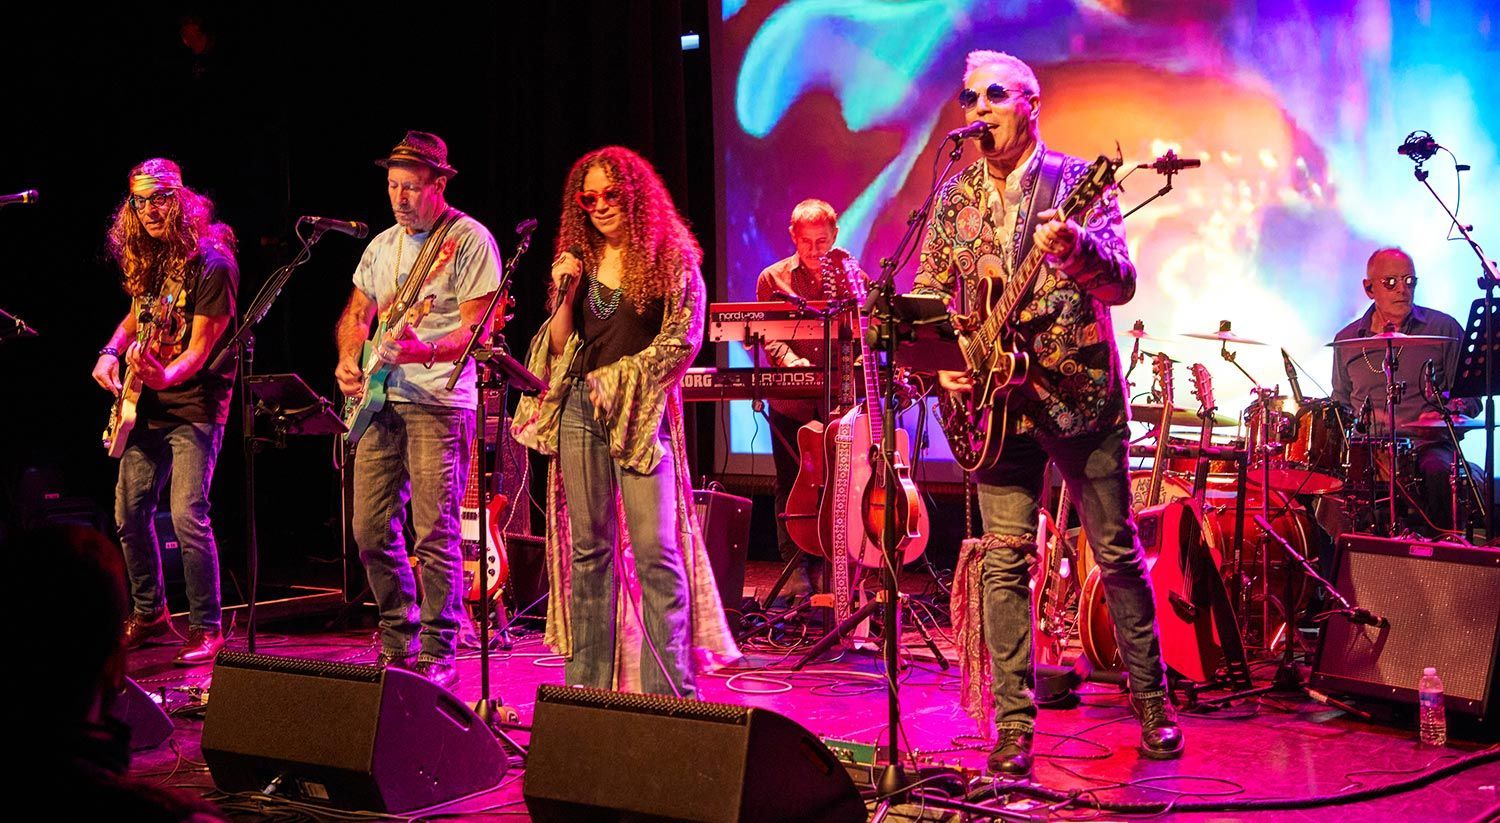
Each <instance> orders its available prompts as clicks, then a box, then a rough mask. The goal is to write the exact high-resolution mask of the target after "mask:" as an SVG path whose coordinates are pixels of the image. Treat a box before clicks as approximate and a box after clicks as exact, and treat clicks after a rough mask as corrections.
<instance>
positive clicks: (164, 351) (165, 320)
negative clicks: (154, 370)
mask: <svg viewBox="0 0 1500 823" xmlns="http://www.w3.org/2000/svg"><path fill="white" fill-rule="evenodd" d="M176 305H177V294H176V293H175V290H174V293H173V294H164V295H161V296H160V297H156V298H153V299H151V300H149V301H145V302H144V305H143V307H142V308H141V313H140V316H139V317H137V318H136V325H135V341H136V343H137V344H139V345H140V347H141V350H142V351H145V352H149V353H150V354H151V356H152V357H155V358H156V359H158V360H160V359H162V358H164V357H165V358H170V357H172V356H174V354H175V353H174V352H171V351H169V350H168V349H169V348H170V347H169V346H164V345H163V344H162V341H163V340H177V339H179V338H180V337H181V335H180V334H179V332H180V331H181V324H182V323H183V322H184V320H185V318H183V317H181V316H180V314H179V313H177V312H175V311H174V310H173V309H174V307H175V306H176ZM124 369H125V371H124V375H123V379H122V380H121V381H120V393H119V395H117V396H116V397H115V400H114V403H113V405H111V406H110V409H109V421H108V422H107V423H105V425H104V434H103V435H102V436H101V438H100V440H101V441H102V442H103V444H104V450H105V451H106V452H108V453H109V456H110V457H114V458H119V457H120V456H121V455H123V454H125V444H126V442H127V441H129V440H130V432H131V430H132V429H134V428H135V419H136V405H137V404H138V403H139V402H140V399H141V390H142V389H143V388H145V384H144V383H142V382H141V377H140V375H139V374H136V371H135V369H134V368H132V367H131V366H130V365H128V364H127V365H125V367H124Z"/></svg>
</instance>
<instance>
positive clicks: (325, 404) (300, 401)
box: [245, 374, 349, 448]
mask: <svg viewBox="0 0 1500 823" xmlns="http://www.w3.org/2000/svg"><path fill="white" fill-rule="evenodd" d="M245 387H246V389H247V390H248V391H249V392H250V397H251V398H252V399H253V400H254V401H255V416H256V417H264V418H267V419H269V420H270V421H271V426H272V428H273V429H274V430H275V432H276V439H275V441H274V444H275V446H276V448H282V447H284V446H285V445H286V436H287V435H289V434H313V435H317V434H343V433H344V432H347V431H349V427H348V426H346V425H344V420H343V418H342V417H340V416H339V413H338V412H336V411H334V410H333V401H331V400H329V399H328V398H326V397H324V396H322V395H320V394H318V393H317V392H315V391H313V390H312V387H310V386H308V385H307V383H305V382H303V380H302V378H301V377H299V376H298V375H296V374H252V375H248V376H247V377H246V379H245Z"/></svg>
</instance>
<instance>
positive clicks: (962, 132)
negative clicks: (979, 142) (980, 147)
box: [948, 120, 995, 143]
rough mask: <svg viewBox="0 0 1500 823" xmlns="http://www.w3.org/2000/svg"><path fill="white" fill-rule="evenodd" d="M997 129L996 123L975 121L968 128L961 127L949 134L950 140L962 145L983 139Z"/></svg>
mask: <svg viewBox="0 0 1500 823" xmlns="http://www.w3.org/2000/svg"><path fill="white" fill-rule="evenodd" d="M994 127H995V124H994V123H986V122H984V121H983V120H975V121H974V122H972V123H970V124H968V125H967V126H961V127H959V128H956V129H954V130H953V131H950V132H948V139H949V140H952V141H953V142H955V143H962V142H963V141H965V140H969V139H972V138H978V137H983V136H984V135H986V134H988V133H989V132H990V130H991V129H993V128H994Z"/></svg>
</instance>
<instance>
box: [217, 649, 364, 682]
mask: <svg viewBox="0 0 1500 823" xmlns="http://www.w3.org/2000/svg"><path fill="white" fill-rule="evenodd" d="M214 665H215V666H232V667H234V668H237V669H253V670H255V671H262V672H276V673H278V674H302V675H308V676H310V677H332V678H335V679H337V680H358V681H363V682H366V683H375V682H378V681H379V680H380V675H381V670H380V667H378V666H361V665H356V664H354V663H334V662H331V661H328V660H308V659H306V658H302V657H280V656H277V655H274V654H250V653H248V652H219V656H218V658H217V659H216V660H215V661H214Z"/></svg>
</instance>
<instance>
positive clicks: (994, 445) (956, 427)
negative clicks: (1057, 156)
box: [938, 156, 1121, 472]
mask: <svg viewBox="0 0 1500 823" xmlns="http://www.w3.org/2000/svg"><path fill="white" fill-rule="evenodd" d="M1120 165H1121V161H1120V160H1119V159H1118V158H1116V159H1113V160H1111V159H1110V158H1108V157H1102V156H1101V157H1100V158H1099V159H1098V160H1095V161H1094V163H1093V165H1091V166H1089V170H1088V173H1087V174H1086V175H1084V177H1083V179H1082V180H1080V181H1079V182H1078V184H1077V185H1076V186H1074V187H1073V189H1072V191H1070V192H1068V196H1067V198H1066V199H1065V200H1064V201H1063V202H1062V205H1060V206H1058V207H1057V216H1058V219H1060V220H1066V219H1068V218H1070V217H1076V216H1078V215H1081V214H1083V213H1085V212H1087V211H1088V210H1089V209H1092V208H1093V207H1094V206H1095V205H1096V204H1098V202H1099V200H1100V199H1101V198H1102V197H1103V196H1104V193H1105V192H1106V191H1108V190H1109V188H1110V187H1111V186H1112V185H1113V184H1114V180H1115V171H1116V170H1117V169H1119V167H1120ZM1045 260H1046V254H1045V253H1044V252H1043V251H1042V250H1041V248H1040V247H1037V246H1032V248H1031V251H1030V252H1028V253H1027V255H1026V259H1025V260H1024V261H1023V262H1022V263H1021V265H1020V267H1019V268H1018V269H1017V270H1016V272H1015V274H1014V275H1013V276H1011V277H1008V278H1005V279H1004V280H1003V281H1002V280H1001V279H1000V278H992V277H986V278H983V279H982V280H980V281H979V282H980V289H981V298H982V299H981V300H980V301H979V303H978V305H979V306H980V309H979V310H978V311H976V312H973V313H971V314H965V315H954V316H953V327H954V329H955V330H956V331H957V332H958V347H959V350H960V351H962V352H963V356H964V363H965V364H966V365H967V366H968V375H969V377H970V378H971V379H972V380H973V381H974V383H973V391H966V392H949V391H940V392H938V411H939V415H938V422H939V423H940V424H941V425H942V427H943V433H944V434H946V435H947V437H948V445H949V447H950V448H951V449H952V451H953V459H954V461H955V462H957V463H958V465H959V466H960V467H961V468H962V469H963V470H964V471H970V472H972V471H978V470H979V469H984V468H989V467H990V466H993V465H995V462H996V461H997V460H999V459H1000V451H1001V448H1002V447H1003V446H1004V445H1005V425H1006V418H1007V416H1008V414H1007V412H1008V402H1007V401H1008V400H1009V397H1010V393H1011V391H1012V390H1013V389H1015V388H1016V387H1017V386H1020V385H1022V384H1023V383H1025V382H1026V374H1027V370H1028V369H1029V368H1030V362H1031V361H1030V355H1028V354H1027V353H1026V351H1024V350H1023V345H1024V341H1021V340H1019V339H1017V336H1016V334H1015V332H1014V330H1013V328H1012V323H1013V322H1014V321H1015V315H1016V311H1017V309H1019V308H1020V306H1021V304H1022V303H1023V302H1024V300H1025V299H1026V298H1027V296H1028V295H1029V294H1030V293H1031V289H1032V285H1033V284H1034V283H1035V282H1036V280H1037V277H1038V275H1039V274H1040V273H1041V271H1042V268H1043V265H1044V263H1045Z"/></svg>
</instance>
